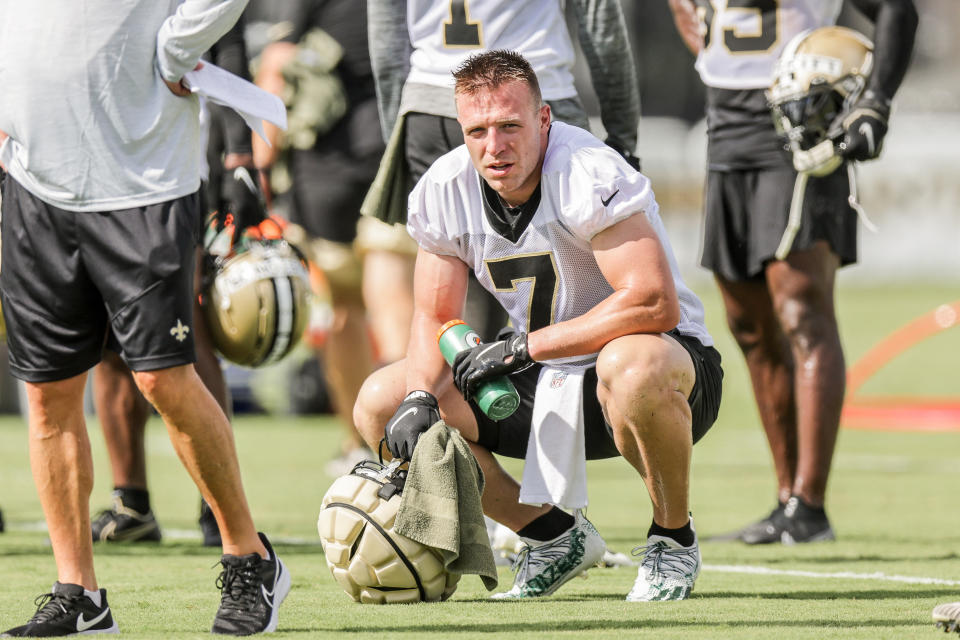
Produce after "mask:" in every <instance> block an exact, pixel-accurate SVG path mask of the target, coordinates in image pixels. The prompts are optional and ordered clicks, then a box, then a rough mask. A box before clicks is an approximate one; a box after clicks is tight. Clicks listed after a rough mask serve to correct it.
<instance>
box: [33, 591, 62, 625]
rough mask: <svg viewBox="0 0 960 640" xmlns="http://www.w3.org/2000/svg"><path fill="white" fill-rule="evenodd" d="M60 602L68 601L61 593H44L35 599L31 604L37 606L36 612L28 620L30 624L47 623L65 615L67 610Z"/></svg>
mask: <svg viewBox="0 0 960 640" xmlns="http://www.w3.org/2000/svg"><path fill="white" fill-rule="evenodd" d="M62 600H69V598H67V597H66V596H65V595H63V594H61V593H44V594H42V595H39V596H37V597H36V599H35V600H34V601H33V604H35V605H37V612H36V613H35V614H33V617H32V618H30V622H31V623H36V622H47V621H48V620H52V619H54V618H56V617H57V616H59V615H61V614H63V613H66V612H67V608H66V607H65V606H64V604H63V602H61V601H62Z"/></svg>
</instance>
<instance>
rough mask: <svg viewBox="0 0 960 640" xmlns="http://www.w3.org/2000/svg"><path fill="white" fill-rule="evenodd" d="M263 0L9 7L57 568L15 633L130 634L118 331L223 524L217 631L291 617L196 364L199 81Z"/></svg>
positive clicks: (4, 284) (18, 313) (24, 239)
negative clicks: (117, 585) (100, 437)
mask: <svg viewBox="0 0 960 640" xmlns="http://www.w3.org/2000/svg"><path fill="white" fill-rule="evenodd" d="M245 5H246V2H245V0H183V1H181V0H149V1H148V0H140V1H139V2H125V3H119V4H118V3H116V2H112V1H110V0H89V1H87V2H83V3H77V2H73V1H72V0H51V1H50V2H44V3H42V6H38V5H37V4H36V3H22V2H12V1H9V0H2V1H0V76H2V77H3V82H4V91H3V92H0V130H3V131H5V132H6V133H7V134H9V138H8V139H6V141H5V142H4V143H3V146H2V147H0V162H2V163H3V165H4V166H5V167H6V170H7V171H8V172H9V176H8V177H7V179H5V180H4V184H3V204H2V223H0V224H2V234H3V237H5V238H7V242H5V243H3V248H2V261H3V270H2V273H0V296H2V301H3V315H4V320H5V321H6V325H7V332H8V345H9V352H10V355H9V358H10V369H11V372H12V373H13V375H14V376H16V377H18V378H20V379H21V380H23V381H24V382H25V383H26V395H27V401H28V405H29V413H30V416H29V435H30V438H29V441H30V445H29V448H30V460H31V467H32V470H33V474H34V480H35V483H36V486H37V491H38V493H39V496H40V503H41V505H42V507H43V510H44V514H45V516H46V523H47V527H48V530H49V534H50V542H51V547H52V550H53V555H54V559H55V561H56V567H57V576H56V582H54V584H53V588H52V589H51V590H50V591H49V593H47V594H45V595H44V596H42V597H41V598H39V599H38V600H37V602H38V608H37V611H36V613H35V614H34V615H33V616H32V617H31V618H30V619H29V620H28V621H27V622H26V624H23V625H20V626H17V627H14V628H12V629H9V630H8V631H7V632H6V634H7V635H10V636H52V635H72V634H80V633H98V632H99V633H109V632H116V631H117V630H118V625H117V620H115V619H114V617H113V613H112V611H111V609H110V606H109V605H108V603H107V594H106V590H105V589H102V588H100V586H99V584H98V582H97V577H96V574H95V572H94V563H93V547H92V540H91V536H90V516H89V498H90V491H91V488H92V484H93V468H92V467H93V461H92V458H91V454H90V443H89V440H88V436H87V430H86V424H85V420H84V415H83V390H84V386H85V382H86V378H87V371H88V370H89V369H90V368H91V367H93V366H94V365H95V364H96V363H97V362H98V361H99V360H100V358H101V352H102V347H103V345H104V342H105V341H106V343H107V344H108V345H110V346H111V347H112V348H113V349H114V350H115V351H116V352H117V353H119V354H120V355H121V357H122V358H123V359H124V361H125V362H126V363H127V364H128V365H129V366H130V368H131V369H132V370H133V378H134V380H135V382H136V384H137V386H138V388H139V389H140V391H141V392H142V393H143V394H144V396H146V398H147V399H148V400H149V401H150V402H151V403H152V404H153V405H154V407H156V409H157V411H158V412H159V413H160V416H161V417H162V418H163V420H164V422H165V423H166V425H167V429H168V431H169V434H170V438H171V441H172V443H173V446H174V448H175V449H176V451H177V454H178V456H179V457H180V459H181V460H182V461H183V463H184V466H185V467H186V469H187V470H188V472H189V473H190V475H191V477H192V479H193V480H194V482H195V483H196V485H197V487H198V488H199V489H200V493H201V494H202V495H203V497H204V499H205V500H206V501H207V502H208V503H209V505H210V508H211V510H212V511H213V513H214V515H215V517H216V520H217V522H218V523H219V525H220V530H221V532H222V535H223V556H222V557H221V559H220V563H221V565H222V567H223V572H222V574H221V579H220V580H219V581H218V584H220V585H223V586H222V591H221V602H220V607H219V609H218V611H217V613H216V616H215V618H214V624H213V631H214V632H215V633H226V634H234V635H246V634H251V633H259V632H263V631H271V630H273V629H275V628H276V626H277V614H278V609H279V606H280V603H281V602H282V601H283V599H284V598H285V596H286V594H287V592H288V591H289V588H290V576H289V573H288V572H287V570H286V568H285V567H284V565H283V563H282V562H281V561H280V559H279V558H277V556H276V554H275V553H274V552H273V550H272V548H271V546H270V543H269V541H268V539H267V537H266V536H265V535H263V534H262V533H258V532H257V529H256V527H255V526H254V523H253V519H252V517H251V514H250V509H249V507H248V504H247V500H246V496H245V494H244V490H243V486H242V483H241V478H240V469H239V464H238V461H237V455H236V449H235V446H234V442H233V435H232V433H231V431H230V425H229V423H228V422H227V418H226V416H225V415H224V413H223V411H222V410H221V408H220V407H219V406H218V405H217V402H216V400H215V399H214V398H213V396H212V395H211V394H210V393H209V391H207V389H206V388H205V387H204V386H203V384H202V383H201V382H200V380H199V377H198V376H197V373H196V370H195V369H194V366H193V363H194V361H195V360H196V355H195V344H194V343H195V339H194V336H195V334H196V331H195V330H194V324H193V277H194V255H195V248H196V244H197V234H198V230H199V228H200V204H199V196H198V189H199V187H200V131H199V105H198V102H197V100H196V99H195V98H193V97H190V96H186V95H184V93H185V92H184V91H183V90H182V89H183V87H182V85H181V82H180V81H181V78H182V77H183V75H184V74H185V73H186V72H187V71H189V70H190V69H193V68H194V67H195V66H196V65H197V63H198V61H199V60H200V56H201V54H202V53H203V52H204V51H206V50H207V49H209V48H210V47H211V45H213V43H214V42H216V41H217V40H218V39H219V38H220V37H221V36H222V35H223V34H224V33H226V32H227V30H228V29H229V28H230V27H231V25H233V24H234V23H235V22H236V20H237V18H238V17H239V16H240V14H241V12H242V11H243V9H244V6H245ZM81 27H82V28H81ZM8 612H9V614H10V615H13V614H14V613H15V614H16V615H20V614H21V613H23V614H25V613H26V611H25V607H24V608H23V609H20V608H18V609H17V610H16V611H15V612H14V611H11V610H10V609H9V608H8Z"/></svg>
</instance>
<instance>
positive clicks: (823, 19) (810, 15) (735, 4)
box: [695, 0, 842, 89]
mask: <svg viewBox="0 0 960 640" xmlns="http://www.w3.org/2000/svg"><path fill="white" fill-rule="evenodd" d="M841 2H842V0H695V4H696V7H697V15H698V16H699V18H700V31H701V33H702V34H703V49H701V51H700V55H699V56H697V71H699V72H700V77H701V78H702V79H703V83H704V84H705V85H707V86H708V87H717V88H720V89H766V88H767V87H769V86H770V83H771V81H772V80H773V67H774V65H775V64H776V62H777V59H778V58H779V57H780V52H781V51H783V48H784V47H785V46H786V44H787V42H789V41H790V40H791V39H792V38H793V36H795V35H797V34H798V33H801V32H803V31H806V30H808V29H817V28H819V27H825V26H829V25H832V24H834V23H835V22H836V21H837V15H838V14H839V13H840V5H841Z"/></svg>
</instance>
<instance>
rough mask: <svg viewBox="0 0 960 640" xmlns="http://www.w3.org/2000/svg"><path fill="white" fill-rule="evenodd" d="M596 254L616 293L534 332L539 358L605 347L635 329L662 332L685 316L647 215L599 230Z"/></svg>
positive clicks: (533, 349) (532, 349) (533, 350)
mask: <svg viewBox="0 0 960 640" xmlns="http://www.w3.org/2000/svg"><path fill="white" fill-rule="evenodd" d="M591 244H592V246H593V255H594V256H595V257H596V259H597V264H598V265H599V266H600V270H601V271H602V272H603V275H604V277H605V278H606V279H607V282H609V283H610V286H611V287H613V293H612V294H610V295H609V296H608V297H607V298H606V299H604V300H603V302H601V303H600V304H598V305H597V306H595V307H594V308H593V309H591V310H590V311H588V312H587V313H585V314H583V315H582V316H579V317H577V318H573V319H571V320H566V321H564V322H560V323H557V324H553V325H550V326H548V327H544V328H542V329H538V330H537V331H534V332H533V333H531V334H530V335H529V337H528V341H527V347H528V350H529V353H530V356H531V357H532V358H533V359H534V360H546V359H550V358H561V357H567V356H575V355H581V354H587V353H595V352H597V351H599V350H600V349H601V348H602V347H603V346H604V345H605V344H607V343H608V342H610V341H611V340H613V339H614V338H619V337H620V336H625V335H629V334H632V333H662V332H664V331H669V330H670V329H673V328H674V327H676V326H677V323H678V322H679V321H680V301H679V300H678V298H677V292H676V289H675V287H674V284H673V277H672V275H671V273H670V265H669V263H668V262H667V257H666V254H665V253H664V252H663V247H662V246H661V245H660V240H659V239H658V238H657V234H656V232H654V230H653V228H652V227H651V226H650V223H649V222H648V221H647V218H646V216H644V215H643V214H637V215H634V216H631V217H629V218H627V219H626V220H622V221H620V222H618V223H617V224H615V225H613V226H612V227H610V228H608V229H606V230H604V231H601V232H600V233H598V234H597V235H596V236H595V237H594V238H593V240H592V242H591Z"/></svg>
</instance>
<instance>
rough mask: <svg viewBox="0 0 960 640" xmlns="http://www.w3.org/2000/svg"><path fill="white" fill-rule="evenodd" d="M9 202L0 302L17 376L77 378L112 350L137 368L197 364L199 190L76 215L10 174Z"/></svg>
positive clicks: (2, 225)
mask: <svg viewBox="0 0 960 640" xmlns="http://www.w3.org/2000/svg"><path fill="white" fill-rule="evenodd" d="M2 203H3V217H2V222H0V233H2V237H3V239H4V242H3V244H2V256H0V265H2V268H0V296H2V300H3V316H4V319H5V320H6V323H7V338H8V346H9V354H10V371H11V373H13V375H14V376H16V377H17V378H20V379H22V380H25V381H27V382H48V381H53V380H62V379H64V378H69V377H72V376H75V375H77V374H80V373H82V372H84V371H86V370H87V369H89V368H91V367H92V366H94V365H95V364H96V363H97V362H99V361H100V356H101V353H102V351H103V349H104V347H105V346H106V347H108V348H110V349H112V350H113V351H116V352H117V353H119V354H120V355H121V356H122V357H123V359H124V360H125V361H126V362H127V364H128V365H130V368H131V369H133V370H134V371H150V370H156V369H165V368H168V367H173V366H178V365H184V364H190V363H192V362H194V361H195V360H196V354H195V349H194V331H193V278H194V260H195V251H196V246H197V238H198V235H199V220H200V204H199V198H198V196H197V194H196V193H193V194H190V195H187V196H183V197H181V198H177V199H175V200H170V201H167V202H161V203H157V204H152V205H149V206H145V207H139V208H134V209H124V210H118V211H98V212H78V211H67V210H64V209H59V208H57V207H54V206H51V205H49V204H47V203H46V202H44V201H42V200H40V199H39V198H37V197H36V196H34V195H33V194H31V193H30V192H29V191H27V190H26V189H25V188H24V187H23V186H22V185H20V184H19V183H17V182H16V181H15V180H13V179H12V178H11V177H9V176H7V179H6V180H5V181H4V185H3V201H2Z"/></svg>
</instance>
